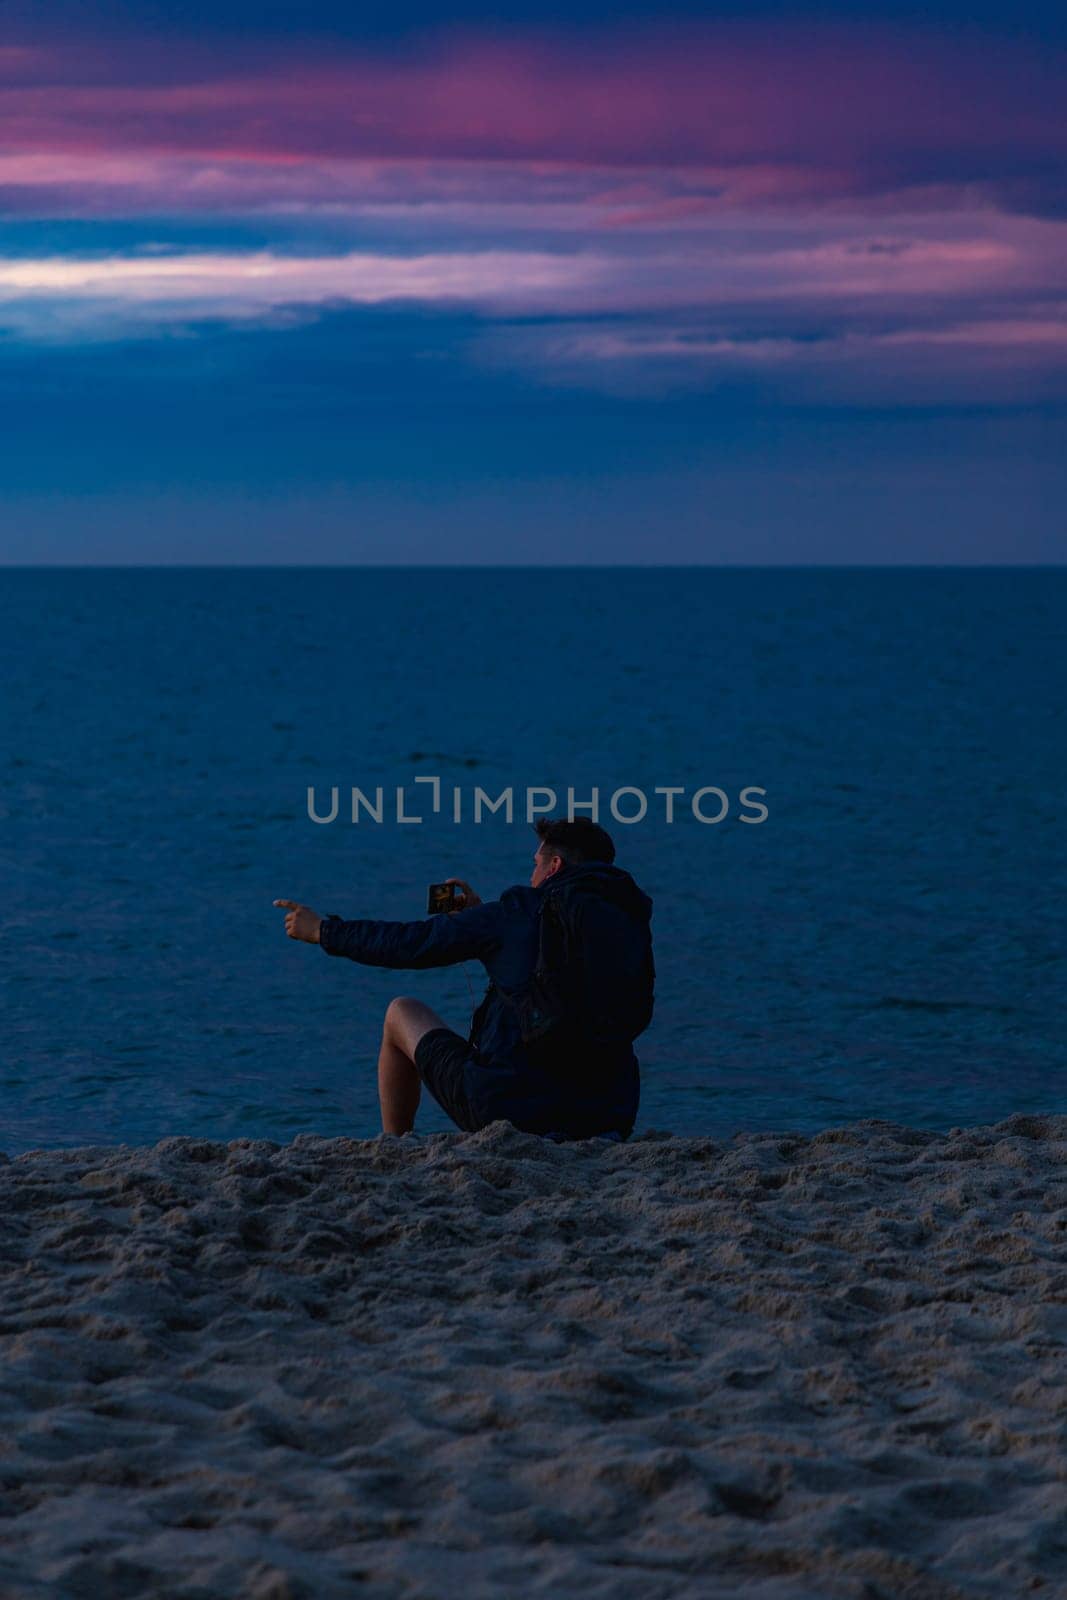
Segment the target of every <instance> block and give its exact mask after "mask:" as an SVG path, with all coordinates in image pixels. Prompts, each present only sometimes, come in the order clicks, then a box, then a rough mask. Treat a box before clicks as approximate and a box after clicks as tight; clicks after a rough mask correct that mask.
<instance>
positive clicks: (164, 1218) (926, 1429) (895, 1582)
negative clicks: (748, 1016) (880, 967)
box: [0, 1116, 1067, 1600]
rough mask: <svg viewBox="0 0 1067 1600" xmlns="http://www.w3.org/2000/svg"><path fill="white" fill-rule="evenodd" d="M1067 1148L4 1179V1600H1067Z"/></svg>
mask: <svg viewBox="0 0 1067 1600" xmlns="http://www.w3.org/2000/svg"><path fill="white" fill-rule="evenodd" d="M1065 1161H1067V1117H1051V1116H1050V1117H1022V1116H1020V1117H1015V1118H1012V1119H1011V1120H1009V1121H1007V1122H1003V1123H1000V1124H998V1125H996V1126H991V1127H985V1128H972V1129H966V1130H953V1132H951V1133H949V1134H934V1133H930V1132H923V1131H917V1130H915V1129H907V1128H903V1127H897V1126H894V1125H891V1124H889V1123H885V1122H860V1123H854V1124H852V1125H850V1126H848V1127H841V1128H836V1129H831V1130H828V1131H826V1132H824V1133H821V1134H819V1135H817V1136H814V1137H805V1136H802V1135H800V1134H794V1133H787V1132H783V1133H779V1134H774V1135H759V1136H749V1135H745V1134H739V1135H737V1136H736V1137H734V1138H733V1139H731V1140H728V1141H723V1142H715V1141H712V1140H709V1139H704V1138H700V1139H695V1138H681V1137H670V1136H668V1135H664V1134H657V1133H655V1132H650V1133H646V1134H644V1135H643V1136H641V1137H638V1138H636V1139H635V1140H633V1141H632V1142H631V1143H630V1144H628V1145H626V1146H605V1145H602V1144H597V1143H592V1144H583V1145H574V1146H556V1145H553V1144H551V1143H547V1142H544V1141H541V1140H539V1139H535V1138H531V1137H529V1136H526V1135H524V1134H519V1133H517V1132H515V1131H514V1130H513V1129H511V1128H510V1127H509V1126H507V1125H505V1124H502V1123H498V1124H495V1125H494V1126H493V1127H491V1128H489V1129H486V1130H485V1131H483V1132H482V1133H479V1134H474V1135H466V1136H465V1135H460V1134H454V1135H453V1134H439V1135H434V1136H431V1137H425V1138H418V1137H416V1138H408V1139H403V1140H399V1139H391V1138H381V1139H374V1140H366V1141H356V1140H348V1139H320V1138H314V1137H307V1136H304V1137H301V1138H298V1139H297V1140H295V1141H294V1142H293V1143H292V1144H289V1145H284V1146H279V1145H275V1144H272V1143H269V1142H264V1141H247V1140H238V1141H235V1142H232V1143H229V1144H214V1143H209V1142H202V1141H198V1140H195V1139H167V1140H164V1141H163V1142H162V1143H160V1144H158V1145H156V1146H154V1147H153V1148H146V1149H136V1148H131V1147H128V1146H120V1147H117V1148H92V1149H82V1150H67V1151H35V1152H31V1153H30V1154H28V1155H24V1156H20V1157H19V1158H18V1159H16V1160H13V1161H6V1160H4V1161H0V1206H2V1216H3V1222H2V1225H0V1226H2V1233H0V1285H2V1293H0V1347H2V1369H0V1424H2V1429H0V1594H3V1595H4V1596H5V1600H6V1597H8V1596H12V1597H21V1596H23V1595H25V1596H42V1597H43V1596H48V1597H49V1600H53V1597H66V1596H71V1597H81V1596H84V1597H86V1600H89V1597H92V1600H103V1597H107V1600H111V1597H117V1596H123V1597H127V1596H141V1595H146V1596H147V1595H153V1596H155V1595H161V1596H170V1595H175V1596H186V1597H189V1600H193V1597H195V1600H214V1597H219V1600H233V1597H244V1596H248V1597H256V1600H289V1597H305V1596H306V1597H310V1600H319V1597H322V1600H326V1597H330V1596H340V1595H351V1594H356V1593H359V1594H360V1595H364V1594H365V1595H370V1596H383V1597H386V1596H388V1597H397V1600H399V1597H410V1596H445V1595H456V1594H458V1595H462V1596H464V1597H465V1600H472V1597H476V1596H483V1595H484V1596H489V1595H493V1596H498V1595H499V1596H520V1595H526V1594H540V1595H545V1596H553V1597H554V1596H570V1595H575V1596H578V1595H581V1596H583V1597H590V1596H604V1597H609V1596H610V1597H612V1600H614V1597H620V1596H634V1597H641V1600H655V1597H659V1596H663V1597H667V1596H676V1595H677V1596H681V1595H691V1594H707V1595H716V1596H723V1597H732V1596H737V1597H741V1596H744V1597H749V1596H760V1597H763V1596H766V1597H768V1600H769V1597H771V1596H773V1597H776V1600H787V1597H788V1600H800V1597H804V1600H824V1597H825V1600H830V1597H836V1596H848V1597H855V1600H955V1597H958V1596H990V1597H997V1600H1009V1597H1013V1596H1021V1595H1030V1594H1034V1593H1036V1594H1040V1595H1042V1596H1050V1597H1051V1596H1062V1595H1065V1594H1067V1456H1065V1452H1064V1448H1063V1446H1064V1439H1065V1423H1067V1359H1065V1340H1067V1175H1065V1174H1067V1167H1065Z"/></svg>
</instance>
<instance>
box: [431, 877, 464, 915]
mask: <svg viewBox="0 0 1067 1600" xmlns="http://www.w3.org/2000/svg"><path fill="white" fill-rule="evenodd" d="M462 899H463V890H462V889H461V888H460V886H459V884H458V883H431V885H430V888H429V893H428V894H427V896H426V910H427V912H428V913H429V914H430V916H433V915H434V913H435V912H437V911H458V910H459V906H460V902H461V901H462Z"/></svg>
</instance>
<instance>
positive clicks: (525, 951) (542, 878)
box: [274, 817, 653, 1139]
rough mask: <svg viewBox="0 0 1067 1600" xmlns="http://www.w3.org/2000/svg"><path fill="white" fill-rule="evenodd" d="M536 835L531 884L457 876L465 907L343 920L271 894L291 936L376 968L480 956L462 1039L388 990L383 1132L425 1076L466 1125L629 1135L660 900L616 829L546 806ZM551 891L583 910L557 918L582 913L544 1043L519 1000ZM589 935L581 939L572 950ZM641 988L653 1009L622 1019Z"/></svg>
mask: <svg viewBox="0 0 1067 1600" xmlns="http://www.w3.org/2000/svg"><path fill="white" fill-rule="evenodd" d="M537 834H538V840H539V842H538V846H537V850H536V852H535V854H534V866H533V872H532V873H531V876H530V883H529V886H527V885H525V884H523V885H516V886H515V887H513V888H510V889H506V890H505V891H504V893H503V894H502V895H501V896H500V899H499V900H493V901H489V902H483V901H482V900H480V899H479V897H478V895H477V894H475V892H474V891H473V889H471V887H470V885H469V884H467V883H464V882H463V880H462V879H459V878H451V879H449V880H448V882H450V883H455V884H457V885H458V887H459V888H460V889H461V890H462V891H463V893H462V900H461V907H460V909H459V910H457V911H453V912H449V913H441V914H439V915H436V916H432V917H429V918H427V919H425V920H424V921H421V922H375V921H368V920H362V919H361V920H358V921H354V922H345V921H342V919H341V918H340V917H336V916H332V917H320V916H319V915H318V914H317V913H316V912H314V911H312V910H311V909H310V908H309V907H307V906H303V905H300V904H299V903H298V902H296V901H293V900H276V901H275V902H274V904H275V905H276V906H282V907H284V908H286V918H285V931H286V933H287V934H288V935H289V937H290V938H291V939H303V940H306V941H307V942H308V943H309V944H321V946H322V948H323V949H324V950H325V951H326V952H327V954H329V955H336V956H348V957H349V958H350V959H351V960H353V961H360V962H363V963H364V964H366V965H368V966H374V967H409V968H423V967H443V966H450V965H452V964H453V963H455V962H459V961H470V960H477V961H481V962H482V963H483V965H484V966H485V969H486V972H487V973H488V975H489V979H490V983H489V988H488V990H487V991H486V994H485V998H484V999H483V1000H482V1003H481V1004H480V1005H479V1006H478V1008H477V1010H476V1011H475V1013H474V1016H473V1018H472V1022H471V1031H470V1036H469V1038H467V1039H464V1038H462V1037H461V1036H460V1035H459V1034H458V1033H455V1032H454V1031H453V1030H452V1029H451V1028H449V1027H448V1025H447V1024H446V1023H445V1022H444V1021H443V1020H442V1018H441V1017H439V1016H438V1015H437V1013H436V1012H435V1011H433V1010H432V1009H431V1008H430V1007H429V1006H428V1005H425V1004H424V1003H423V1001H421V1000H416V999H412V998H411V997H409V996H406V995H405V996H401V997H399V998H397V999H395V1000H392V1001H391V1002H390V1004H389V1006H388V1009H387V1010H386V1013H385V1024H384V1027H383V1030H382V1044H381V1051H380V1053H379V1056H378V1097H379V1100H380V1102H381V1112H382V1129H383V1131H384V1132H385V1133H396V1134H402V1133H408V1132H410V1130H411V1129H412V1127H413V1126H414V1123H415V1113H416V1111H417V1110H418V1105H419V1097H420V1094H421V1087H422V1084H425V1085H426V1087H427V1089H428V1090H429V1091H430V1093H431V1094H432V1095H433V1097H434V1099H435V1100H436V1101H437V1102H438V1104H439V1105H440V1106H441V1107H442V1109H443V1110H444V1111H445V1112H446V1113H447V1115H448V1116H449V1117H451V1119H452V1121H453V1122H454V1123H456V1125H457V1126H458V1127H460V1128H463V1129H465V1130H467V1131H471V1132H472V1131H474V1130H475V1129H477V1128H482V1127H485V1126H486V1125H487V1124H488V1123H490V1122H494V1121H496V1120H498V1119H500V1118H503V1119H505V1120H506V1121H509V1122H511V1123H513V1124H514V1125H515V1126H516V1127H518V1128H522V1129H524V1130H526V1131H527V1132H530V1133H541V1134H552V1135H554V1136H557V1137H563V1138H570V1139H580V1138H591V1137H593V1136H596V1135H611V1136H614V1137H616V1138H623V1139H625V1138H627V1137H628V1136H629V1134H630V1132H631V1130H632V1128H633V1124H634V1119H635V1117H636V1115H637V1104H638V1097H639V1092H640V1085H639V1076H638V1065H637V1058H636V1056H635V1055H634V1051H633V1044H632V1038H633V1036H634V1035H635V1034H636V1033H637V1032H639V1031H640V1030H641V1029H642V1028H643V1027H644V1026H646V1025H647V1017H648V1015H650V1014H651V983H652V976H653V971H652V957H651V940H650V930H649V922H650V918H651V915H652V902H651V900H650V899H649V897H648V896H647V895H646V894H643V893H642V891H641V890H640V889H639V888H638V887H637V885H636V884H635V883H634V881H633V879H632V878H631V877H630V875H629V873H627V872H623V871H622V870H621V869H620V868H618V867H616V866H614V865H613V863H614V859H615V846H614V844H613V843H612V841H611V838H610V836H609V835H608V833H607V832H606V831H605V830H604V829H603V828H601V827H599V826H598V825H597V824H596V823H594V822H591V821H590V820H589V819H588V818H584V817H579V818H575V819H573V820H569V819H565V818H557V819H553V820H547V819H545V818H542V819H541V820H540V821H539V822H538V823H537ZM549 896H551V897H552V900H553V908H554V909H555V908H559V907H564V908H566V907H567V906H569V905H577V906H579V908H580V909H579V911H578V912H577V913H576V914H575V913H568V912H567V911H566V910H564V911H560V910H558V909H555V916H556V918H557V925H559V922H560V921H563V922H565V919H566V917H567V916H568V915H572V916H574V917H575V920H574V921H573V922H572V924H571V925H570V927H569V929H568V930H567V940H568V945H567V948H568V949H569V950H570V951H571V955H570V957H569V961H570V969H571V970H570V982H571V987H570V990H569V991H568V992H569V993H570V996H571V999H570V1001H569V1004H570V1008H571V1009H570V1011H569V1013H568V1017H569V1021H568V1024H567V1026H565V1027H557V1028H556V1029H555V1030H554V1031H553V1032H550V1033H549V1034H548V1035H546V1037H545V1038H544V1039H543V1040H542V1041H541V1042H538V1041H536V1040H532V1039H530V1038H529V1037H528V1034H529V1027H528V1022H529V1003H528V1002H527V1009H526V1011H525V1012H524V1011H523V1008H522V1004H521V1001H522V997H523V996H524V995H528V994H529V991H530V984H531V979H532V978H533V977H534V974H535V971H537V972H538V976H539V977H540V976H541V975H542V973H543V970H544V968H543V962H544V959H545V958H544V954H543V952H544V949H545V948H546V946H545V943H544V941H543V938H542V930H541V912H542V909H543V906H544V902H545V900H546V897H549ZM591 904H594V905H596V906H600V907H607V908H608V910H607V913H606V917H605V916H601V917H600V920H599V922H598V919H597V916H596V915H592V916H590V915H589V914H588V911H587V910H586V911H583V910H582V909H581V908H582V907H585V908H588V907H589V906H590V905H591ZM545 909H546V910H547V909H548V908H547V907H545ZM583 918H584V920H583ZM582 939H584V940H585V947H584V949H582V948H577V947H578V946H579V945H580V942H581V940H582ZM539 954H540V955H541V958H542V967H541V968H538V958H539ZM598 961H599V963H600V970H599V972H598V968H597V963H598ZM635 975H636V978H635ZM613 985H614V986H615V987H614V988H613V987H612V986H613ZM642 987H644V989H646V990H647V1000H648V1010H647V1015H640V1016H639V1019H638V1020H637V1021H636V1022H635V1023H632V1025H630V1026H629V1027H628V1026H627V1022H626V1013H627V999H628V996H630V995H632V994H633V993H634V992H641V990H642ZM597 996H599V1006H597V1000H596V997H597ZM517 999H518V1002H519V1003H517ZM585 1012H588V1013H589V1016H590V1017H593V1016H594V1014H595V1018H596V1019H597V1020H596V1025H595V1026H593V1025H592V1023H590V1024H589V1025H588V1026H586V1018H585V1016H584V1013H585ZM535 1014H536V1015H540V1013H535ZM524 1037H526V1042H525V1043H524Z"/></svg>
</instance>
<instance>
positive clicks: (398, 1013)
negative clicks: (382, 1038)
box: [382, 994, 421, 1033]
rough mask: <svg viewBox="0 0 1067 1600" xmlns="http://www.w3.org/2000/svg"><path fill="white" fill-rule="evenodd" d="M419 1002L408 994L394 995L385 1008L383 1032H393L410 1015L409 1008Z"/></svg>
mask: <svg viewBox="0 0 1067 1600" xmlns="http://www.w3.org/2000/svg"><path fill="white" fill-rule="evenodd" d="M420 1004H421V1002H420V1001H418V1000H415V999H413V998H412V996H411V995H409V994H398V995H396V996H395V997H394V998H393V999H392V1000H390V1002H389V1004H388V1005H387V1006H386V1008H385V1020H384V1022H383V1023H382V1030H383V1032H385V1033H395V1032H396V1031H397V1029H398V1028H400V1027H401V1026H402V1025H403V1023H404V1022H405V1021H406V1019H407V1018H408V1017H410V1015H411V1010H410V1008H411V1007H412V1006H417V1005H420Z"/></svg>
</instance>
